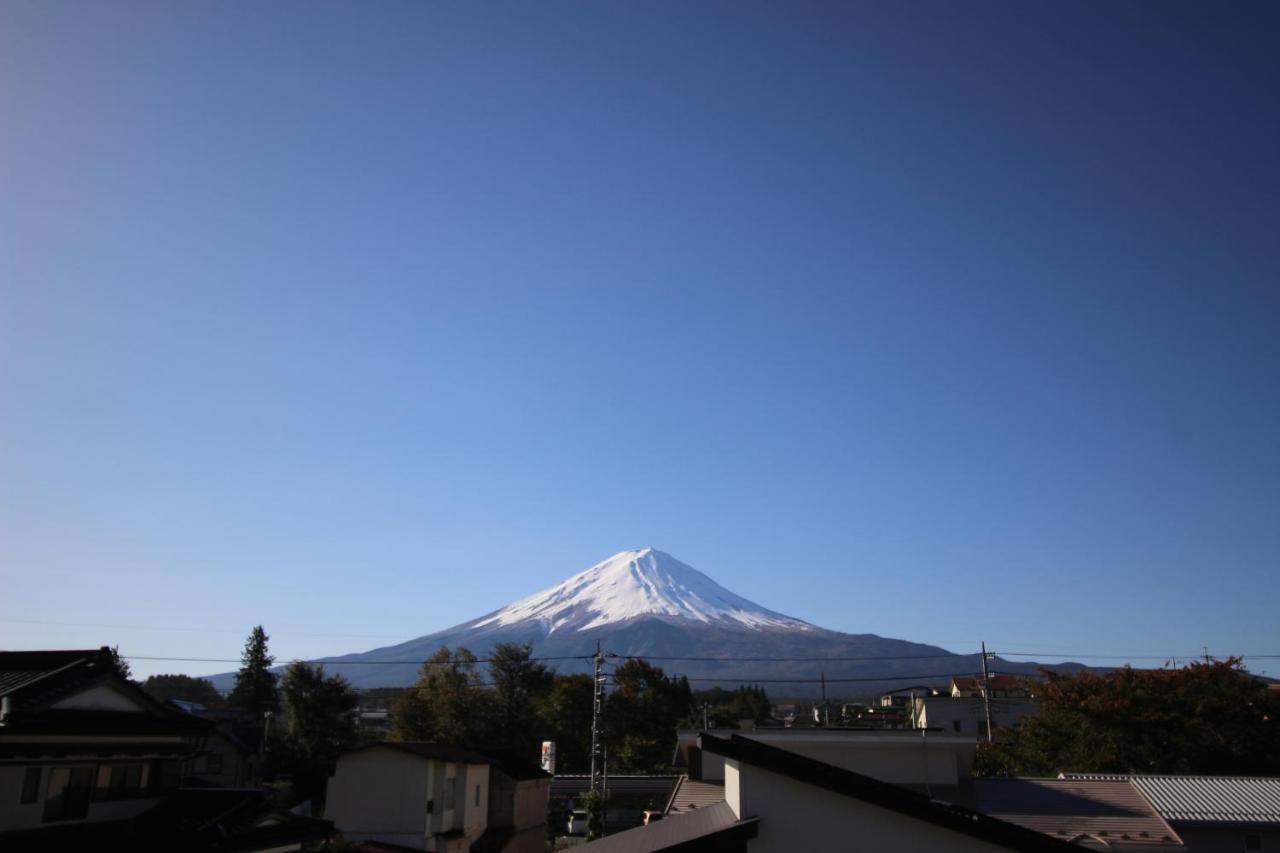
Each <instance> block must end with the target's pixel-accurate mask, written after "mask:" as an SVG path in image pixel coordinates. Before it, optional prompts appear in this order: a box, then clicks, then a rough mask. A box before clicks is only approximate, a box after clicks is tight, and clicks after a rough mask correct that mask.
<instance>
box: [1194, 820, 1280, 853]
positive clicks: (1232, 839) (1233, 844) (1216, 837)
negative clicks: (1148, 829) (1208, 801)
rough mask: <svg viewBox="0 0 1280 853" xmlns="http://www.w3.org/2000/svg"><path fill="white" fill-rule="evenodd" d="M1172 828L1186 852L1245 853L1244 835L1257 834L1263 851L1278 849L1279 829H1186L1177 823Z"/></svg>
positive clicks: (1264, 852)
mask: <svg viewBox="0 0 1280 853" xmlns="http://www.w3.org/2000/svg"><path fill="white" fill-rule="evenodd" d="M1173 829H1174V831H1175V832H1177V833H1178V835H1180V836H1181V837H1182V841H1183V843H1184V844H1185V845H1186V847H1187V853H1245V851H1247V850H1249V848H1248V847H1245V836H1246V835H1256V836H1258V838H1259V841H1261V843H1262V847H1261V848H1260V849H1261V850H1262V851H1263V853H1276V851H1278V850H1280V829H1271V830H1257V829H1255V830H1249V829H1244V828H1231V829H1188V828H1187V827H1185V826H1177V825H1175V826H1174V827H1173Z"/></svg>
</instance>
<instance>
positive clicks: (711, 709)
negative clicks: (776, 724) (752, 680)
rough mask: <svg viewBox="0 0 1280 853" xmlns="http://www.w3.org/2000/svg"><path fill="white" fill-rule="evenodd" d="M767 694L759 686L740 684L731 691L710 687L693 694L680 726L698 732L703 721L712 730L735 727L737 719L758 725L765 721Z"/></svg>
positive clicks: (767, 711) (766, 715)
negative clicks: (690, 704)
mask: <svg viewBox="0 0 1280 853" xmlns="http://www.w3.org/2000/svg"><path fill="white" fill-rule="evenodd" d="M769 708H770V702H769V694H768V693H766V692H765V689H764V688H763V687H757V686H755V685H752V686H747V685H745V684H744V685H741V686H739V687H738V688H736V689H735V690H725V689H724V688H723V687H713V688H711V689H710V690H699V691H697V692H696V693H694V694H693V707H692V708H690V709H689V715H688V716H687V717H686V718H685V719H684V721H683V722H682V723H681V725H682V726H684V727H685V728H691V729H700V728H702V726H703V722H704V719H705V721H706V722H707V723H708V724H710V725H711V726H712V727H713V728H728V729H736V728H738V723H739V721H741V720H750V721H752V722H753V723H762V722H764V721H765V720H767V719H769Z"/></svg>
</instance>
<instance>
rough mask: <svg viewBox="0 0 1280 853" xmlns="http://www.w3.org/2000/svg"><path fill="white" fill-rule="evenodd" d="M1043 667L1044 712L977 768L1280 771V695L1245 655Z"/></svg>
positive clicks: (986, 750)
mask: <svg viewBox="0 0 1280 853" xmlns="http://www.w3.org/2000/svg"><path fill="white" fill-rule="evenodd" d="M1044 675H1045V682H1044V684H1043V685H1042V688H1041V690H1040V713H1039V715H1038V716H1035V717H1031V718H1028V719H1027V720H1025V721H1024V722H1023V724H1022V725H1021V726H1020V727H1019V728H1018V729H1016V730H1014V731H1012V732H1008V733H1005V734H1004V735H1003V736H1002V737H1001V738H1000V739H999V740H997V741H996V743H994V744H993V745H991V746H989V747H988V746H985V745H983V746H982V747H980V749H979V753H978V758H977V763H976V765H975V772H978V773H982V774H986V775H1015V774H1016V775H1035V776H1047V775H1055V774H1057V773H1059V772H1075V773H1173V774H1177V773H1193V774H1195V773H1199V774H1213V775H1236V776H1265V775H1276V774H1277V773H1280V698H1277V697H1276V695H1275V694H1274V693H1272V692H1270V691H1268V690H1267V688H1266V685H1264V684H1263V683H1262V682H1260V681H1259V680H1258V679H1256V678H1254V677H1253V676H1251V675H1250V674H1249V673H1247V672H1246V671H1245V670H1244V668H1243V667H1242V666H1241V664H1240V661H1239V660H1238V659H1234V658H1233V659H1230V660H1226V661H1220V662H1214V663H1193V664H1191V665H1189V666H1187V667H1184V668H1181V669H1172V668H1166V669H1157V670H1135V669H1131V668H1129V667H1125V668H1124V669H1119V670H1115V671H1114V672H1109V673H1107V674H1105V675H1094V674H1092V673H1087V672H1085V673H1077V674H1073V675H1061V674H1057V673H1052V672H1046V673H1045V674H1044Z"/></svg>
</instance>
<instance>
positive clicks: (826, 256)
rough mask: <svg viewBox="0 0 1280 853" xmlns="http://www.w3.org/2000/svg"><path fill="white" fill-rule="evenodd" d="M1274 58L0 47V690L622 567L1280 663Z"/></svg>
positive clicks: (792, 604) (1202, 10) (386, 32)
mask: <svg viewBox="0 0 1280 853" xmlns="http://www.w3.org/2000/svg"><path fill="white" fill-rule="evenodd" d="M1277 37H1280V10H1278V9H1277V7H1276V6H1275V5H1274V4H1265V3H1235V4H1229V5H1225V6H1224V5H1215V4H1175V3H1126V4H1101V3H1094V4H1065V3H1064V4H1058V5H1056V6H1051V5H1049V4H1031V5H1028V4H1019V3H1008V4H1005V3H987V4H976V5H972V4H966V5H964V6H960V5H956V4H924V3H915V4H885V3H881V4H862V5H859V4H848V3H832V4H795V3H786V4H782V3H775V4H755V3H747V4H742V3H733V4H708V3H695V4H658V3H649V4H641V3H630V4H624V3H562V2H557V3H544V4H516V3H512V4H494V3H467V4H461V3H459V4H444V3H435V4H424V3H396V2H385V3H381V4H373V5H370V4H364V3H333V2H326V3H308V4H301V3H275V4H270V5H269V7H264V6H262V5H261V4H250V3H246V4H235V3H204V2H199V3H197V2H192V3H181V4H170V3H159V2H138V3H114V4H106V3H98V4H84V3H58V2H44V1H43V0H42V2H17V0H9V2H6V3H4V4H3V6H0V115H2V116H3V120H2V121H0V572H2V576H0V578H2V581H3V594H2V595H0V646H3V647H8V648H49V647H77V646H97V645H101V644H117V643H118V644H119V645H120V646H121V649H122V651H124V652H126V653H130V654H138V655H169V656H190V657H232V658H234V657H236V656H237V655H238V654H239V650H240V647H241V644H242V641H243V638H244V636H245V634H247V632H248V629H249V628H250V627H251V626H252V625H254V624H257V623H262V624H264V625H265V626H266V627H267V630H268V632H269V633H270V634H271V635H272V638H273V641H272V642H273V648H274V650H275V651H276V652H277V653H278V654H279V655H280V656H282V657H284V658H289V657H295V656H315V655H323V654H333V653H341V652H348V651H358V650H363V649H367V648H371V647H373V646H377V645H383V644H386V643H388V642H394V641H398V640H402V639H408V638H410V637H414V636H417V635H420V634H424V633H428V632H431V631H434V630H438V629H441V628H444V627H447V626H449V625H452V624H455V623H458V622H460V621H463V620H465V619H469V618H472V617H474V616H477V615H479V614H481V613H483V612H486V611H488V610H491V609H494V608H496V607H498V606H501V605H503V604H505V603H507V602H509V601H511V600H514V599H516V598H518V597H521V596H523V595H526V594H529V593H532V592H534V591H537V590H539V589H542V588H544V587H547V586H550V585H552V584H554V583H556V582H558V581H559V580H561V579H563V578H564V577H566V576H568V575H569V574H571V573H573V572H576V571H579V570H581V569H583V568H586V567H587V566H589V565H591V564H592V563H594V562H596V561H598V560H601V559H603V558H605V557H607V556H609V555H610V554H612V553H614V552H616V551H619V550H622V549H624V548H632V547H641V546H645V545H652V546H654V547H658V548H661V549H663V550H666V551H669V552H671V553H672V554H674V555H676V556H677V557H679V558H681V559H683V560H684V561H686V562H688V563H691V564H692V565H694V566H695V567H697V568H699V569H701V570H703V571H705V572H707V573H708V574H710V575H711V576H712V577H714V578H715V579H717V580H718V581H720V582H721V583H723V584H724V585H726V586H728V587H729V588H730V589H733V590H734V591H736V592H738V593H740V594H742V595H745V596H746V597H748V598H751V599H753V600H755V601H758V602H760V603H762V604H765V605H766V606H769V607H771V608H773V609H776V610H780V611H782V612H785V613H788V614H791V615H795V616H798V617H801V618H804V619H808V620H810V621H813V622H816V623H818V624H820V625H823V626H825V627H829V628H833V629H838V630H844V631H850V632H875V633H879V634H883V635H887V636H894V637H902V638H907V639H912V640H918V641H924V642H933V643H938V644H941V645H944V646H946V647H948V648H952V649H955V650H962V651H971V650H973V649H975V648H976V646H977V644H978V643H979V641H981V640H985V641H986V642H987V643H988V645H989V646H990V647H992V648H997V649H1003V650H1010V651H1012V650H1019V651H1044V652H1066V653H1072V654H1073V655H1075V656H1077V657H1079V658H1087V653H1118V654H1131V655H1154V656H1166V655H1170V656H1171V655H1178V656H1184V655H1187V654H1192V653H1196V652H1199V651H1200V650H1201V647H1202V646H1205V645H1207V646H1208V647H1209V648H1210V650H1211V652H1213V653H1215V654H1228V653H1280V629H1278V628H1277V627H1276V626H1277V621H1276V618H1275V601H1276V599H1277V596H1278V595H1280V557H1278V556H1277V555H1280V380H1278V379H1277V376H1278V373H1280V371H1278V368H1280V245H1278V243H1280V241H1278V240H1277V233H1278V232H1277V230H1276V227H1277V226H1276V223H1277V222H1280V157H1278V156H1277V153H1276V152H1277V151H1280V110H1277V108H1276V100H1275V93H1276V91H1277V87H1278V86H1280V54H1278V53H1277V52H1276V51H1275V50H1274V45H1275V43H1276V40H1277ZM1139 662H1143V661H1141V660H1139ZM225 668H226V667H225V666H221V665H216V664H211V665H198V664H191V665H178V664H170V663H155V664H146V665H143V666H141V667H137V669H138V670H139V671H140V672H141V673H142V674H146V673H147V672H152V671H172V670H177V669H185V670H186V671H190V672H199V671H218V670H222V669H225ZM1257 668H1258V669H1261V670H1269V671H1271V672H1273V673H1277V672H1280V666H1277V665H1276V662H1275V661H1271V662H1270V666H1268V663H1267V662H1266V661H1259V662H1258V663H1257Z"/></svg>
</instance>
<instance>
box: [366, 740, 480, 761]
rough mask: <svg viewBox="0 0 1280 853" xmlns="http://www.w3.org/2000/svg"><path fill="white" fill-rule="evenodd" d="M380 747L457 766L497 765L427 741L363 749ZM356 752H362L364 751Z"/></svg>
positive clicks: (474, 754)
mask: <svg viewBox="0 0 1280 853" xmlns="http://www.w3.org/2000/svg"><path fill="white" fill-rule="evenodd" d="M379 747H383V748H386V749H394V750H395V751H396V752H404V753H407V754H409V755H416V756H418V757H419V758H426V759H430V760H432V761H450V762H454V763H456V764H493V763H495V762H494V760H493V759H492V758H486V757H485V756H483V755H481V754H480V753H478V752H472V751H471V750H469V749H463V748H462V747H460V746H449V745H448V744H444V743H436V742H435V741H427V740H384V741H380V742H378V743H372V744H369V745H368V746H366V747H363V749H377V748H379ZM356 751H357V752H360V751H362V750H356Z"/></svg>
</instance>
